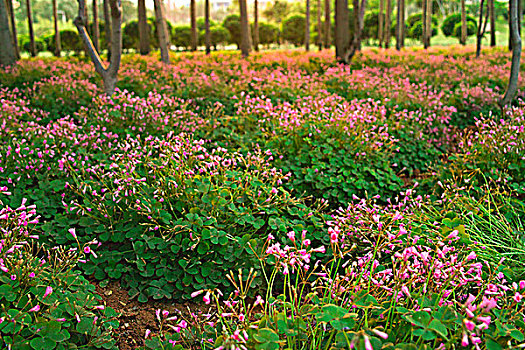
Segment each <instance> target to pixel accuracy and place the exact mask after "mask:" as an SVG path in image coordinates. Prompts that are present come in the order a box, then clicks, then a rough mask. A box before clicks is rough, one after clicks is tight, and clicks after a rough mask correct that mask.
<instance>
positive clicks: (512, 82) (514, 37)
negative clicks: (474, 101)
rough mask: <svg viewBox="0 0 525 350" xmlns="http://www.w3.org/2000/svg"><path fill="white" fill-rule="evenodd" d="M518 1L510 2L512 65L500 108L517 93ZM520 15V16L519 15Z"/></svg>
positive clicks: (519, 50)
mask: <svg viewBox="0 0 525 350" xmlns="http://www.w3.org/2000/svg"><path fill="white" fill-rule="evenodd" d="M517 2H518V0H510V1H509V7H510V13H509V22H510V38H511V41H512V64H511V67H510V77H509V85H508V87H507V91H506V92H505V95H504V96H503V98H502V99H501V100H500V101H499V102H498V104H499V106H500V107H501V108H504V107H505V106H506V105H508V104H509V103H510V102H511V101H512V100H513V99H514V96H515V95H516V92H517V91H518V77H519V73H520V57H521V37H520V33H519V30H518V23H519V22H518V4H517ZM520 15H521V14H520Z"/></svg>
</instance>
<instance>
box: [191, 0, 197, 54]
mask: <svg viewBox="0 0 525 350" xmlns="http://www.w3.org/2000/svg"><path fill="white" fill-rule="evenodd" d="M195 3H196V1H195V0H190V22H191V51H197V41H198V36H197V10H196V9H195V6H196V4H195Z"/></svg>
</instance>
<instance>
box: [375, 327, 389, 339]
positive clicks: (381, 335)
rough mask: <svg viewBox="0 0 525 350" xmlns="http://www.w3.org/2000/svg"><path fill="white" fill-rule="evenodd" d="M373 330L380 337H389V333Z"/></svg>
mask: <svg viewBox="0 0 525 350" xmlns="http://www.w3.org/2000/svg"><path fill="white" fill-rule="evenodd" d="M372 332H373V333H374V334H375V335H377V336H378V337H379V338H383V339H388V334H386V333H385V332H382V331H380V330H377V329H372Z"/></svg>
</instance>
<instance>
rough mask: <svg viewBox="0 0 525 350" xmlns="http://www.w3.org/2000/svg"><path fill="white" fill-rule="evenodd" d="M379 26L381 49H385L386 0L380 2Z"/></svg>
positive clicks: (378, 34) (378, 33) (378, 35)
mask: <svg viewBox="0 0 525 350" xmlns="http://www.w3.org/2000/svg"><path fill="white" fill-rule="evenodd" d="M378 21H379V23H378V26H377V37H378V39H379V47H383V39H384V38H383V35H384V34H383V29H384V27H385V0H379V18H378Z"/></svg>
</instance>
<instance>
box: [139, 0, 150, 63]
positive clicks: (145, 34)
mask: <svg viewBox="0 0 525 350" xmlns="http://www.w3.org/2000/svg"><path fill="white" fill-rule="evenodd" d="M137 11H138V17H139V51H140V54H141V55H147V54H149V52H150V43H149V32H150V31H149V28H148V18H147V16H146V0H139V1H138V6H137Z"/></svg>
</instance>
